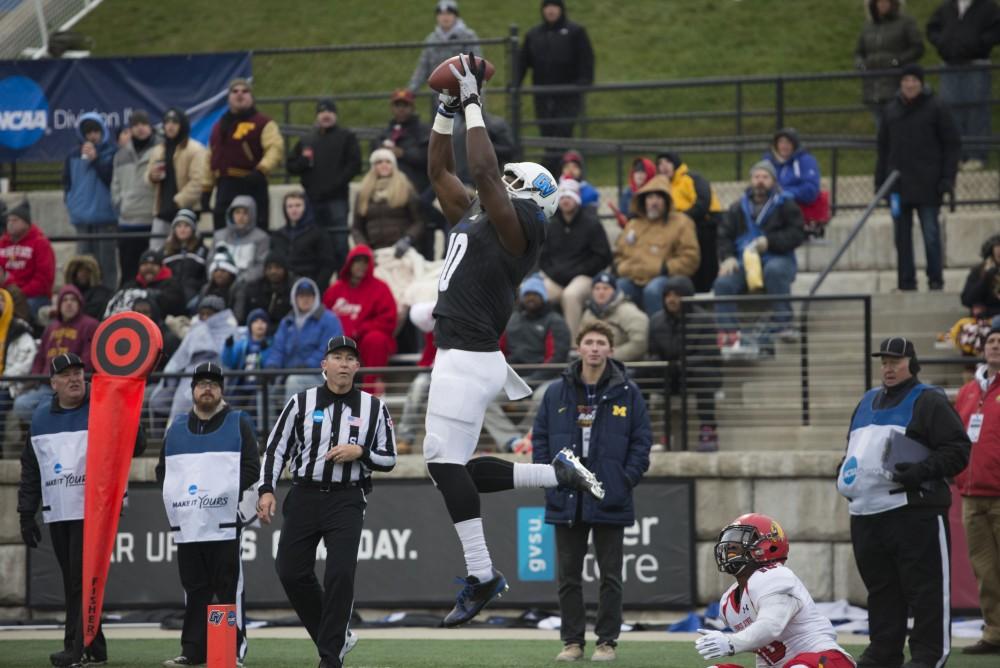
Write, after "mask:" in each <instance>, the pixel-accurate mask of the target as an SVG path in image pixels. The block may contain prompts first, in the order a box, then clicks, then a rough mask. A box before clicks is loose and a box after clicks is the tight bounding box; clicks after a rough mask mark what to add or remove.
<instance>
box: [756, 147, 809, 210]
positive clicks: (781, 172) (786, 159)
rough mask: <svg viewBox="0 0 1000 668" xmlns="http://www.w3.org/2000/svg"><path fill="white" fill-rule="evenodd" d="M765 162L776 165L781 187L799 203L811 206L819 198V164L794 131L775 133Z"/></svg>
mask: <svg viewBox="0 0 1000 668" xmlns="http://www.w3.org/2000/svg"><path fill="white" fill-rule="evenodd" d="M764 160H767V161H768V162H770V163H771V164H772V165H774V172H775V174H777V179H778V186H780V187H781V190H782V191H784V193H785V195H786V196H787V197H791V198H792V199H794V200H795V202H796V203H797V204H800V205H802V204H812V203H813V202H815V201H816V198H817V197H819V163H817V162H816V158H814V157H813V155H812V153H810V152H809V151H807V150H805V149H804V148H802V142H800V141H799V133H798V131H797V130H796V129H795V128H781V129H780V130H778V131H777V132H775V133H774V139H773V141H772V142H771V150H770V151H768V152H767V153H765V154H764Z"/></svg>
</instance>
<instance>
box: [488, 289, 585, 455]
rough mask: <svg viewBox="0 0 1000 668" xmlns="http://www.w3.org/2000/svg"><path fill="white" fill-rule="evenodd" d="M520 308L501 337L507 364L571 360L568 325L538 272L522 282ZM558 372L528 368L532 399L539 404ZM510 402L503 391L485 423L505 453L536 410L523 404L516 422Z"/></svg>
mask: <svg viewBox="0 0 1000 668" xmlns="http://www.w3.org/2000/svg"><path fill="white" fill-rule="evenodd" d="M518 292H519V299H518V304H517V308H515V309H514V312H513V313H512V314H511V316H510V320H508V321H507V328H506V330H505V331H504V333H503V336H501V337H500V350H502V351H503V354H504V357H506V358H507V363H508V364H565V363H566V361H567V360H568V359H569V347H570V337H569V328H568V327H567V326H566V321H565V320H563V317H562V316H561V315H559V314H558V313H556V312H555V311H553V310H552V309H551V308H550V307H549V305H548V295H547V294H545V283H544V282H543V281H542V277H541V276H539V275H538V274H532V275H530V276H528V277H527V278H525V279H524V281H522V282H521V287H520V289H519V291H518ZM557 376H558V372H556V373H552V372H549V371H542V370H538V371H529V372H527V373H524V374H522V375H521V378H523V379H524V381H525V382H527V383H528V384H530V385H531V386H533V387H534V392H533V393H532V402H533V404H537V402H539V401H541V399H542V396H543V395H544V394H545V390H546V389H548V386H549V385H550V384H552V382H554V381H555V379H556V377H557ZM508 401H509V399H507V395H506V394H505V393H503V392H501V393H500V394H499V395H498V396H497V398H496V399H494V401H493V403H491V404H490V405H489V406H487V408H486V417H485V419H484V421H483V426H484V427H485V428H486V431H487V432H488V433H489V434H490V436H491V437H493V441H494V442H495V443H496V444H497V447H498V449H501V450H504V451H506V452H511V451H513V450H514V448H515V446H516V443H517V441H519V440H521V439H522V438H523V437H524V436H525V434H526V433H527V432H528V430H529V429H531V420H532V417H533V413H534V411H533V410H532V409H531V408H532V406H531V405H525V404H520V408H521V410H522V411H524V413H523V414H522V415H521V419H519V420H518V421H517V424H515V423H514V421H513V420H511V419H510V417H508V416H507V414H506V413H505V412H504V409H503V406H504V404H506V403H507V402H508Z"/></svg>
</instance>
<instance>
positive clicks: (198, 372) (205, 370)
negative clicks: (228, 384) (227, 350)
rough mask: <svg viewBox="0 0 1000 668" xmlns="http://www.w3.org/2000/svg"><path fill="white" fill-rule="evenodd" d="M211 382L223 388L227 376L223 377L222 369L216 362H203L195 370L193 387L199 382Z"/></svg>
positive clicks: (192, 378)
mask: <svg viewBox="0 0 1000 668" xmlns="http://www.w3.org/2000/svg"><path fill="white" fill-rule="evenodd" d="M202 380H211V381H215V382H216V383H218V384H219V387H222V386H223V384H224V383H225V376H223V375H222V367H221V366H219V365H218V364H216V363H215V362H202V363H201V364H199V365H198V366H196V367H195V369H194V374H193V375H192V376H191V387H194V386H195V385H197V384H198V381H202Z"/></svg>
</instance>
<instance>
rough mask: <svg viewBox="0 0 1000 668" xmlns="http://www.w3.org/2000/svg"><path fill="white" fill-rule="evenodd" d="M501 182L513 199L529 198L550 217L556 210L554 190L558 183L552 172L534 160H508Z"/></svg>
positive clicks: (556, 200) (556, 201) (557, 201)
mask: <svg viewBox="0 0 1000 668" xmlns="http://www.w3.org/2000/svg"><path fill="white" fill-rule="evenodd" d="M503 182H504V185H505V186H506V187H507V192H508V193H509V194H510V196H511V198H512V199H514V198H516V199H530V200H532V201H534V202H535V204H537V205H538V206H539V207H540V208H541V209H542V212H543V213H544V214H545V217H546V218H551V217H552V216H553V215H554V214H555V212H556V206H557V205H558V203H559V200H558V199H557V198H556V190H558V188H559V184H558V183H556V180H555V179H554V178H552V173H551V172H549V170H547V169H545V168H544V167H542V166H541V165H539V164H537V163H534V162H508V163H507V164H505V165H504V166H503Z"/></svg>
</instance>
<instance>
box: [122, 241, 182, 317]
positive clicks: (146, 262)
mask: <svg viewBox="0 0 1000 668" xmlns="http://www.w3.org/2000/svg"><path fill="white" fill-rule="evenodd" d="M140 297H146V298H148V299H150V300H151V301H153V302H154V303H155V304H156V310H157V311H158V312H159V313H160V314H161V315H163V316H164V317H166V316H168V315H187V308H186V306H185V304H186V301H185V299H184V287H183V286H182V285H181V284H180V281H178V280H177V279H176V278H174V277H173V273H172V272H171V271H170V268H169V267H164V266H163V254H162V253H161V252H159V251H154V250H147V251H146V252H145V253H143V254H142V255H140V256H139V273H137V274H136V275H135V278H134V279H132V280H131V281H129V282H127V283H125V284H124V285H123V286H122V288H121V290H119V291H118V292H116V293H115V294H114V295H112V297H111V300H110V301H109V302H108V306H107V308H106V309H105V311H104V317H105V318H107V317H109V316H112V315H114V314H115V313H121V312H122V311H130V310H132V305H133V304H134V302H135V300H136V299H139V298H140Z"/></svg>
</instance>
